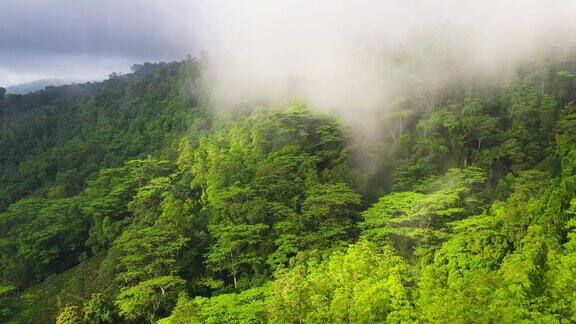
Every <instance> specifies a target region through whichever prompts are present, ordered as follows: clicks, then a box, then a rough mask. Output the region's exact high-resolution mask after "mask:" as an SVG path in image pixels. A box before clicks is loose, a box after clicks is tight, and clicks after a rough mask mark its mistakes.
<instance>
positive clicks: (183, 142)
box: [0, 56, 576, 324]
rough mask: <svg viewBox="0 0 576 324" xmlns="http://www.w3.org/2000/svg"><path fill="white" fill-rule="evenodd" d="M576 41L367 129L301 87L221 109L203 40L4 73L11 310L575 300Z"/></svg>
mask: <svg viewBox="0 0 576 324" xmlns="http://www.w3.org/2000/svg"><path fill="white" fill-rule="evenodd" d="M574 62H575V61H574V60H573V58H571V57H569V56H568V58H566V59H562V60H560V59H556V60H545V59H543V60H538V61H536V62H532V63H530V64H526V65H525V66H523V67H522V68H521V69H518V70H517V71H516V72H515V73H514V75H513V77H511V78H510V80H508V81H507V82H502V83H492V84H486V83H483V82H478V83H460V84H457V85H450V86H446V88H445V89H443V91H441V92H438V93H425V94H424V95H423V96H416V95H415V96H412V97H408V98H406V99H405V100H401V101H398V102H396V103H395V104H393V105H389V106H387V108H386V109H383V110H382V112H380V113H379V115H378V123H379V124H380V126H381V129H382V130H383V131H382V136H378V137H377V139H374V138H373V137H367V139H366V140H363V139H360V140H359V138H358V136H357V134H356V136H353V135H352V134H353V130H351V128H350V127H351V126H350V125H348V124H347V123H345V122H343V121H341V120H340V119H338V118H337V117H335V116H334V115H331V114H328V113H318V112H315V111H314V110H312V109H310V108H309V107H308V106H307V105H306V103H305V102H303V101H301V100H297V99H294V100H289V101H288V102H287V103H282V104H266V105H263V106H256V107H251V108H247V109H243V110H239V111H232V112H230V111H228V112H222V111H218V110H217V109H216V107H212V106H211V105H210V101H209V100H207V93H208V89H207V87H206V85H205V84H203V79H202V69H201V64H200V63H199V62H198V61H196V60H193V59H188V60H185V61H182V62H172V63H158V64H151V63H146V64H143V65H136V66H134V67H133V73H130V74H127V75H116V74H114V75H111V77H110V78H109V79H108V80H106V81H104V82H101V83H88V84H80V85H72V86H63V87H53V88H47V89H45V90H43V91H39V92H35V93H32V94H27V95H14V94H8V95H5V94H4V93H0V94H1V95H2V96H0V184H1V186H0V321H2V322H14V323H51V322H54V321H55V322H57V323H82V322H87V323H116V322H127V323H145V322H151V323H154V322H159V323H164V324H166V323H197V322H202V323H204V322H206V323H216V322H218V323H220V322H231V323H236V322H243V323H244V322H278V323H285V322H354V323H357V322H432V321H438V322H518V321H536V322H570V321H576V317H575V315H574V314H576V296H575V294H574V291H576V286H575V285H576V284H575V283H574V281H573V280H572V278H573V277H574V276H575V275H576V270H575V269H576V267H575V266H576V218H575V215H576V199H575V197H576V103H574V100H575V97H576V64H574ZM368 169H369V170H368Z"/></svg>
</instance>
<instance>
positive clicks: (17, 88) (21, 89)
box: [6, 79, 78, 94]
mask: <svg viewBox="0 0 576 324" xmlns="http://www.w3.org/2000/svg"><path fill="white" fill-rule="evenodd" d="M75 82H78V81H73V80H65V79H41V80H35V81H30V82H26V83H21V84H16V85H11V86H8V87H6V92H7V93H12V94H27V93H31V92H35V91H38V90H42V89H44V88H46V87H48V86H62V85H66V84H71V83H75Z"/></svg>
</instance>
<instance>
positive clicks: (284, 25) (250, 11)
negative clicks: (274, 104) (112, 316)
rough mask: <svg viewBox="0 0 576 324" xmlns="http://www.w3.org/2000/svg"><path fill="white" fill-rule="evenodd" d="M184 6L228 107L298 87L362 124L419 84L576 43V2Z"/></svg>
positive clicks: (218, 97) (338, 0)
mask: <svg viewBox="0 0 576 324" xmlns="http://www.w3.org/2000/svg"><path fill="white" fill-rule="evenodd" d="M173 10H175V11H177V12H178V15H179V16H182V15H187V17H189V20H188V22H187V26H188V28H189V29H190V30H191V31H192V32H191V34H192V35H193V36H192V37H193V42H194V43H195V44H196V46H197V48H198V49H201V50H203V51H204V55H205V57H206V60H207V62H208V77H209V79H210V81H211V82H210V84H211V86H212V90H213V92H212V99H213V101H214V105H215V106H216V107H233V106H239V105H245V104H250V103H254V102H262V101H274V100H277V99H279V98H283V97H286V96H287V95H291V96H297V97H300V98H303V99H304V100H305V101H306V102H308V104H309V105H310V106H311V107H313V108H314V109H319V110H330V111H335V112H336V113H338V114H340V115H342V116H343V117H345V118H348V119H357V120H358V121H361V122H367V118H366V115H367V114H369V112H371V111H373V110H375V109H376V110H378V109H381V108H382V107H384V106H385V105H387V103H388V102H390V101H393V100H395V99H397V98H398V97H399V96H404V95H410V93H411V91H413V90H414V89H419V90H426V91H434V89H439V88H441V87H443V86H445V85H448V84H450V83H454V82H462V81H465V80H470V79H474V78H485V79H488V80H494V81H498V80H501V79H503V78H505V77H506V75H507V74H508V72H510V71H512V70H513V69H514V67H515V66H517V65H518V64H521V63H522V62H524V61H526V60H529V59H531V58H533V57H535V56H536V55H539V54H541V53H543V52H545V51H550V50H557V48H556V47H558V46H560V47H562V48H567V47H570V46H572V44H573V39H572V35H573V33H574V31H576V20H574V19H573V17H574V16H575V14H576V2H574V1H570V0H556V1H554V0H553V1H534V0H528V1H526V0H522V1H520V0H512V1H501V0H500V1H497V0H488V1H456V0H429V1H396V0H387V1H367V0H359V1H344V0H317V1H303V0H296V1H294V0H293V1H289V0H276V1H265V0H251V1H241V0H229V1H226V0H206V1H197V2H193V3H191V4H181V5H180V6H175V7H174V8H173ZM178 15H177V16H178Z"/></svg>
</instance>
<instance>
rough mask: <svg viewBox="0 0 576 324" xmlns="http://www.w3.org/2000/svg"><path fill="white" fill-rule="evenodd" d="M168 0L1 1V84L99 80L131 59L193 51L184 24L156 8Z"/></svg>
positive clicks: (176, 56)
mask: <svg viewBox="0 0 576 324" xmlns="http://www.w3.org/2000/svg"><path fill="white" fill-rule="evenodd" d="M169 2H173V0H169V1H152V0H1V1H0V86H7V85H11V84H18V83H22V82H27V81H31V80H36V79H42V78H63V79H73V80H76V79H78V80H90V79H100V78H105V77H106V76H107V75H108V73H110V72H112V71H124V72H126V71H128V70H129V67H130V65H132V64H134V63H142V62H144V61H159V60H175V59H182V58H184V57H185V56H186V55H187V54H192V55H195V53H194V50H193V47H194V46H193V41H192V40H191V38H190V32H191V31H190V30H189V28H187V27H184V26H185V25H186V24H180V23H179V22H178V21H176V19H175V18H174V17H170V14H169V13H168V12H165V11H163V10H159V6H160V5H168V3H169ZM177 2H178V1H177Z"/></svg>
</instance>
